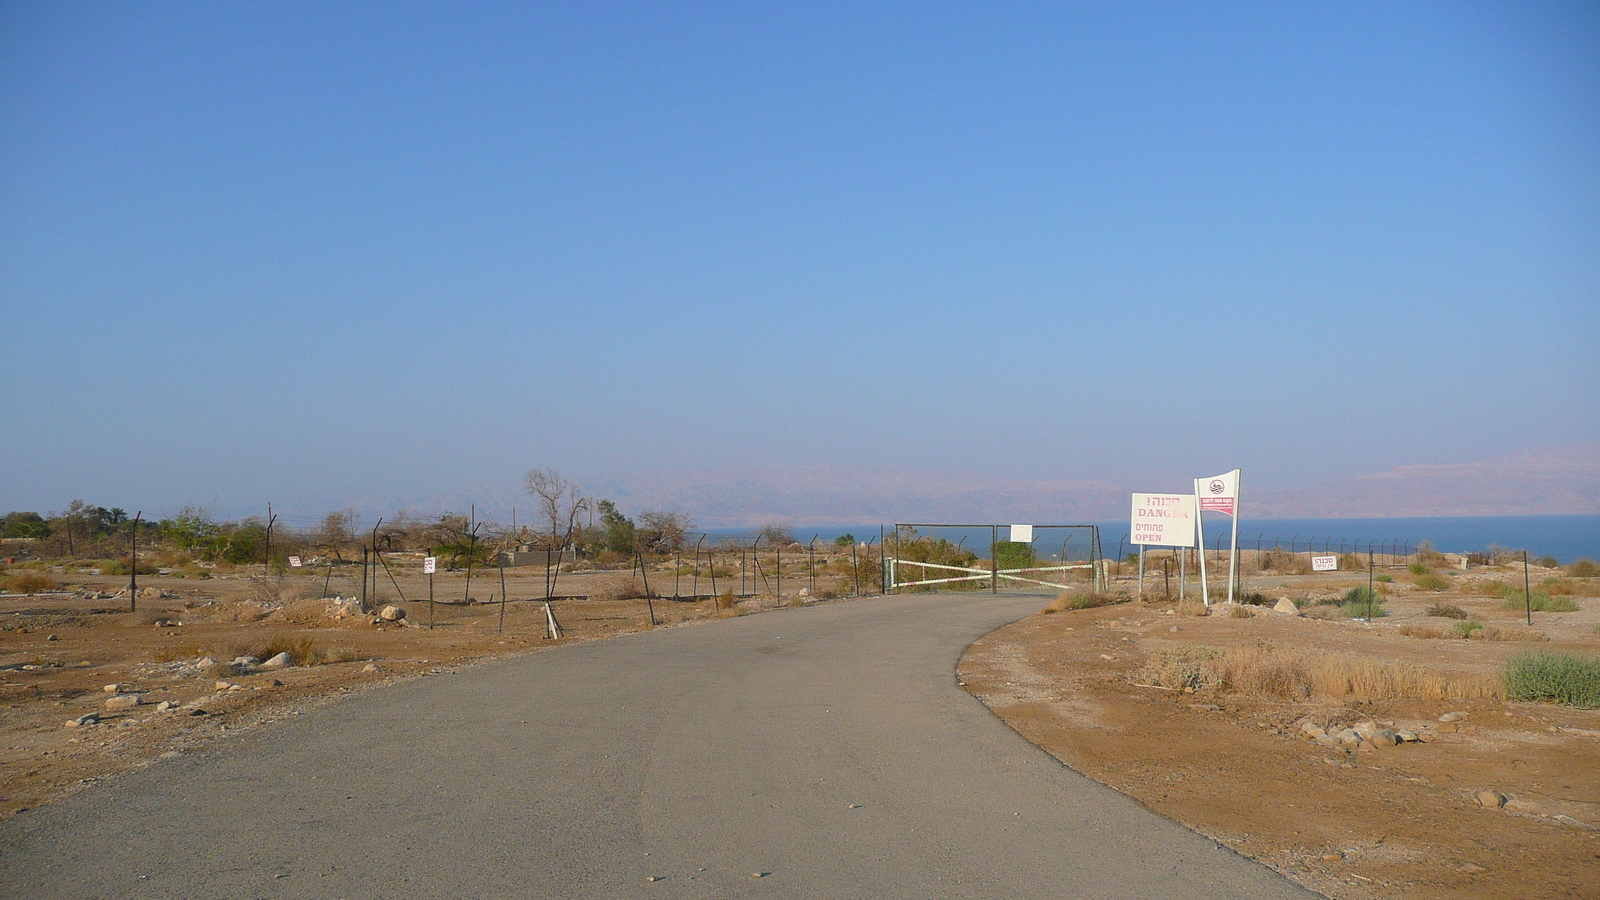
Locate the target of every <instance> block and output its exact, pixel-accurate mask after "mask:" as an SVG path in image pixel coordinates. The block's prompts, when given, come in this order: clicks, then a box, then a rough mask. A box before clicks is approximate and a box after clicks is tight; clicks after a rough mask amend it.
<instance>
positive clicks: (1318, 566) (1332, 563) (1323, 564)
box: [1311, 556, 1339, 572]
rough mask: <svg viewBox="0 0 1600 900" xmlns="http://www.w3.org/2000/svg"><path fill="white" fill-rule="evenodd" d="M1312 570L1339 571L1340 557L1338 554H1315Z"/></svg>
mask: <svg viewBox="0 0 1600 900" xmlns="http://www.w3.org/2000/svg"><path fill="white" fill-rule="evenodd" d="M1311 571H1313V572H1337V571H1339V557H1337V556H1313V557H1311Z"/></svg>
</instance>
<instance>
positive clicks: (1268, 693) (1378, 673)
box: [1133, 644, 1504, 701]
mask: <svg viewBox="0 0 1600 900" xmlns="http://www.w3.org/2000/svg"><path fill="white" fill-rule="evenodd" d="M1133 680H1134V681H1135V682H1136V683H1139V684H1143V685H1148V686H1152V687H1163V688H1168V689H1170V690H1191V691H1199V690H1205V689H1212V690H1217V691H1220V692H1223V693H1234V694H1243V695H1249V696H1261V697H1273V698H1278V699H1286V700H1311V699H1317V700H1341V701H1343V700H1410V699H1420V700H1464V699H1472V698H1479V697H1495V698H1498V697H1501V696H1503V695H1504V689H1503V687H1502V686H1501V684H1500V682H1499V681H1497V680H1496V679H1494V678H1488V677H1484V676H1478V675H1450V674H1444V673H1439V672H1432V671H1428V670H1425V669H1423V668H1421V667H1419V666H1415V665H1411V664H1410V663H1402V662H1393V661H1389V660H1381V659H1372V658H1368V657H1359V656H1349V655H1346V654H1341V653H1327V652H1306V651H1303V650H1299V649H1289V648H1284V647H1278V646H1275V645H1272V644H1257V645H1254V646H1249V647H1230V648H1228V649H1226V650H1218V649H1216V648H1213V647H1200V646H1187V647H1179V648H1173V649H1170V650H1162V651H1159V652H1158V653H1157V654H1156V656H1155V657H1154V658H1153V659H1151V661H1150V662H1148V663H1146V665H1145V666H1144V667H1143V668H1141V669H1140V670H1139V671H1138V672H1136V673H1134V675H1133Z"/></svg>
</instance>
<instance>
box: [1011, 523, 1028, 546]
mask: <svg viewBox="0 0 1600 900" xmlns="http://www.w3.org/2000/svg"><path fill="white" fill-rule="evenodd" d="M1011 541H1012V543H1016V544H1031V543H1033V526H1032V525H1013V526H1011Z"/></svg>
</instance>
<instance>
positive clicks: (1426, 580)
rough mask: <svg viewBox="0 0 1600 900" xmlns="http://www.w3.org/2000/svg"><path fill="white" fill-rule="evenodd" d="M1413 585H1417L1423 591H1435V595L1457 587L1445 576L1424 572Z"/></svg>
mask: <svg viewBox="0 0 1600 900" xmlns="http://www.w3.org/2000/svg"><path fill="white" fill-rule="evenodd" d="M1412 584H1415V585H1416V586H1417V587H1418V588H1419V589H1421V590H1424V591H1433V592H1435V593H1437V592H1439V591H1448V590H1450V589H1451V588H1452V587H1455V583H1454V582H1452V581H1451V580H1450V579H1448V578H1446V577H1444V576H1443V575H1440V574H1439V573H1438V572H1424V573H1423V574H1421V575H1418V576H1417V577H1416V580H1415V581H1413V582H1412Z"/></svg>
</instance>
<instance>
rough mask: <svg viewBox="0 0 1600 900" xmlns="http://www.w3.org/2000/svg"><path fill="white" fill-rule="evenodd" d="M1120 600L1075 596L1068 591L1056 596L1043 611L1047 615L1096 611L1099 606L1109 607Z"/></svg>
mask: <svg viewBox="0 0 1600 900" xmlns="http://www.w3.org/2000/svg"><path fill="white" fill-rule="evenodd" d="M1122 599H1123V598H1121V597H1115V596H1112V595H1110V594H1096V593H1087V594H1082V593H1078V594H1075V593H1072V592H1070V591H1062V592H1061V593H1059V594H1057V595H1056V599H1055V601H1054V602H1053V603H1051V604H1050V605H1049V606H1046V607H1045V608H1044V611H1045V613H1046V614H1049V613H1058V612H1066V611H1067V610H1072V609H1096V608H1099V607H1101V606H1110V605H1111V604H1113V603H1120V602H1122Z"/></svg>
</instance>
